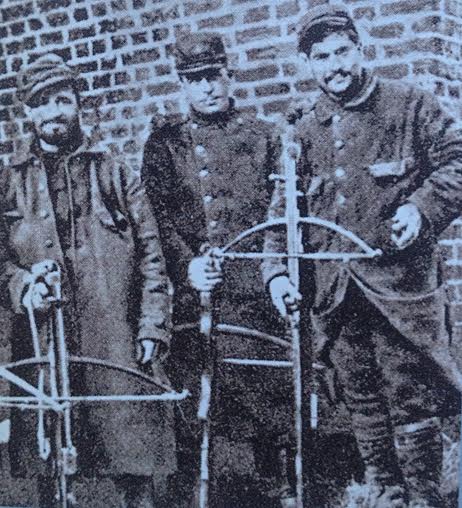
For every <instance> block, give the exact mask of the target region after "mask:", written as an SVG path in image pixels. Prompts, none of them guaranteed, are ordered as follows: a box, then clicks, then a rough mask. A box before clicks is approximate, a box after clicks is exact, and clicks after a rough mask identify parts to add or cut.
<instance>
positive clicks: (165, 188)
mask: <svg viewBox="0 0 462 508" xmlns="http://www.w3.org/2000/svg"><path fill="white" fill-rule="evenodd" d="M167 135H168V133H167V132H166V130H165V129H164V130H163V132H161V133H157V134H155V133H152V134H151V136H150V138H149V139H148V141H147V143H146V146H145V149H144V156H143V165H142V169H141V179H142V182H143V185H144V187H145V189H146V193H147V196H148V200H149V203H150V205H151V210H152V212H153V214H154V216H155V217H156V219H157V223H158V225H159V231H160V237H161V240H162V246H163V248H164V252H165V253H166V258H167V259H166V261H167V271H168V275H169V277H170V279H171V281H172V283H173V285H174V286H175V287H178V286H181V285H183V284H185V282H186V281H187V280H188V266H189V263H190V261H191V260H192V258H193V257H194V256H195V255H197V254H196V253H195V252H194V251H193V249H192V247H191V246H190V245H189V244H188V243H187V242H186V241H185V239H184V238H183V236H182V235H181V233H180V231H179V230H178V225H177V223H176V220H177V219H180V220H183V218H182V217H179V215H180V213H179V212H178V210H177V209H176V204H177V200H175V199H174V197H175V195H176V192H175V188H176V185H175V176H174V161H173V159H172V156H171V154H170V150H169V148H168V147H167V143H166V137H167Z"/></svg>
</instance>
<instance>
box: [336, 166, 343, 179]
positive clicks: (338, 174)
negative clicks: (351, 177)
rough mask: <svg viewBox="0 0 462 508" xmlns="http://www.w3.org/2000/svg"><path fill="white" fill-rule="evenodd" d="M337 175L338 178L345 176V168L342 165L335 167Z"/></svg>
mask: <svg viewBox="0 0 462 508" xmlns="http://www.w3.org/2000/svg"><path fill="white" fill-rule="evenodd" d="M335 176H336V177H337V178H343V177H344V176H345V170H344V169H343V168H342V167H338V168H336V169H335Z"/></svg>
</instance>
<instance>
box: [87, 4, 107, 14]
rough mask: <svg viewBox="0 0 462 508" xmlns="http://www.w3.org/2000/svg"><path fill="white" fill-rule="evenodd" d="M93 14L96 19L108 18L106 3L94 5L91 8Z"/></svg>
mask: <svg viewBox="0 0 462 508" xmlns="http://www.w3.org/2000/svg"><path fill="white" fill-rule="evenodd" d="M91 12H92V14H93V16H96V17H100V16H106V14H107V9H106V4H105V3H104V2H98V3H97V4H93V5H92V6H91Z"/></svg>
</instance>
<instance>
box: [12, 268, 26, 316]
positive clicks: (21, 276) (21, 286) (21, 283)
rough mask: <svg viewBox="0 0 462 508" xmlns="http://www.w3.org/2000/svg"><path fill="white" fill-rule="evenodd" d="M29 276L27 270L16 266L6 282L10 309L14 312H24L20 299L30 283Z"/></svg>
mask: <svg viewBox="0 0 462 508" xmlns="http://www.w3.org/2000/svg"><path fill="white" fill-rule="evenodd" d="M29 277H30V273H29V272H28V271H27V270H23V269H22V268H17V269H16V271H15V272H14V273H13V275H12V276H11V278H10V281H9V283H8V290H9V293H10V301H11V309H12V310H13V312H14V313H15V314H24V307H23V305H22V299H23V297H24V293H25V292H26V290H27V287H28V286H29V283H30V281H29Z"/></svg>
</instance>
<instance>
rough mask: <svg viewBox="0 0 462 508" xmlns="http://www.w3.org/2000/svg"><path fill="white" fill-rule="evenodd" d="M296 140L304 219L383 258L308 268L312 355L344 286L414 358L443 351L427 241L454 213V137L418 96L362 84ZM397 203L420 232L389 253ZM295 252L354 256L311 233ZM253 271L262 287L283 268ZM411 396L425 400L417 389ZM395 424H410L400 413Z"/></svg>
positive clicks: (460, 160)
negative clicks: (346, 233)
mask: <svg viewBox="0 0 462 508" xmlns="http://www.w3.org/2000/svg"><path fill="white" fill-rule="evenodd" d="M298 136H299V141H300V143H301V147H302V152H301V158H300V163H299V166H298V173H299V176H300V188H301V191H302V192H303V195H304V197H303V198H302V199H301V202H302V204H303V206H304V208H305V209H306V211H307V212H308V213H309V214H310V215H314V216H317V217H320V218H323V219H327V220H329V221H332V222H334V223H336V224H340V225H341V226H343V227H344V228H346V229H347V230H350V231H352V232H354V233H355V234H356V235H358V236H359V237H360V238H362V239H363V240H365V241H366V242H367V243H368V244H369V245H370V246H372V247H373V248H379V249H381V250H382V251H383V255H382V256H380V257H378V258H375V259H372V260H360V261H352V262H350V263H348V264H342V263H340V262H336V261H332V262H330V261H319V262H316V263H315V269H314V277H315V302H314V308H313V310H312V322H313V324H314V327H315V329H316V334H315V342H316V350H317V351H318V353H319V354H321V353H322V352H325V351H326V346H329V345H332V343H333V341H335V337H336V331H335V330H337V332H338V330H339V328H338V326H339V325H338V323H336V324H335V317H336V309H339V308H340V307H341V306H342V304H344V303H345V301H346V300H349V299H350V296H351V293H350V291H349V288H351V287H352V285H353V286H356V287H357V288H359V290H360V293H361V294H362V295H363V297H364V298H366V299H367V301H368V302H370V304H372V306H373V307H374V308H375V309H377V310H378V311H379V313H380V314H381V315H382V316H383V319H385V320H386V321H387V322H388V324H389V325H391V328H392V329H393V330H395V332H396V333H398V335H401V336H402V337H405V338H406V339H407V340H408V341H410V342H412V343H413V344H414V345H415V346H416V347H417V349H418V350H420V351H425V352H429V351H431V350H432V349H435V350H440V351H443V350H444V351H447V349H448V348H449V337H448V332H447V326H446V325H447V323H446V319H445V318H446V314H445V302H444V289H443V287H442V282H441V277H440V268H439V255H438V249H437V239H436V238H437V235H438V234H439V233H441V232H442V231H443V230H444V229H445V228H446V227H447V226H448V225H449V224H450V222H451V221H452V220H453V219H455V218H456V217H457V216H458V215H459V214H460V210H461V204H462V192H461V191H462V131H461V129H460V127H459V128H458V126H457V124H456V122H455V121H454V120H453V119H452V118H451V117H450V116H448V115H447V114H446V113H445V112H444V111H443V110H442V108H441V107H440V106H439V104H438V102H437V101H436V100H435V99H434V98H433V97H432V96H430V95H429V94H428V93H426V92H424V91H419V90H417V89H416V88H414V87H411V86H407V85H398V84H394V83H393V84H392V83H385V82H381V81H377V80H376V79H375V78H374V77H371V76H368V77H367V79H365V80H364V82H363V85H362V89H361V90H360V91H359V93H358V94H357V96H356V98H355V99H353V100H352V101H350V102H349V103H347V104H345V105H343V106H342V105H340V104H339V103H337V102H335V101H333V100H332V99H331V98H330V97H329V96H328V95H327V94H322V95H321V97H320V98H319V100H318V101H317V103H316V104H315V106H314V107H313V109H312V111H311V112H310V113H309V114H308V115H306V116H305V117H304V118H303V119H302V120H301V121H300V123H299V125H298ZM405 203H414V204H415V205H416V206H417V208H418V209H419V210H420V212H421V214H422V216H423V227H422V231H421V233H420V235H419V237H418V238H417V240H416V241H415V242H414V243H413V244H412V245H410V246H409V247H407V248H405V249H404V250H398V249H397V248H396V247H394V245H393V244H392V242H391V239H390V236H391V232H392V230H391V225H392V220H391V219H392V217H393V215H394V214H395V212H396V210H397V208H398V207H399V206H400V205H402V204H405ZM282 205H283V197H282V192H281V188H279V189H278V190H277V192H276V193H275V195H274V197H273V202H272V208H271V214H273V215H276V216H277V215H280V214H281V208H282ZM283 241H284V239H283V238H282V237H280V236H279V235H278V234H275V233H270V234H268V236H267V249H268V250H269V251H278V250H279V251H280V250H281V249H282V246H283ZM303 244H304V249H305V251H324V250H325V251H333V252H342V251H343V252H345V251H346V252H348V251H356V250H358V248H357V247H355V246H354V245H353V244H352V243H351V242H350V241H349V240H347V239H345V238H344V237H342V236H340V235H338V234H335V233H333V232H332V231H329V230H327V229H324V228H317V227H312V228H309V231H308V232H307V233H306V235H305V237H304V242H303ZM263 271H264V274H265V279H266V281H269V280H271V278H272V277H274V276H276V275H277V274H281V273H285V271H286V268H285V266H284V265H283V264H282V263H280V262H277V261H268V262H265V263H264V266H263ZM347 303H350V302H347ZM345 319H346V318H345ZM327 349H329V348H327ZM403 368H404V367H403ZM434 370H435V369H434V368H433V371H434ZM396 376H398V377H399V372H396ZM435 379H438V380H439V388H438V387H437V386H436V387H435V386H433V388H434V389H436V390H437V393H436V396H433V397H430V398H429V399H428V400H427V399H426V400H427V402H428V410H429V411H430V412H431V410H432V408H433V409H434V402H435V400H438V399H439V398H444V394H445V392H446V389H447V385H445V384H444V383H443V384H441V379H440V378H438V376H437V375H436V374H431V375H430V374H429V376H428V379H427V381H428V382H429V384H430V385H432V383H434V382H435ZM437 384H438V383H437ZM415 388H416V390H420V393H422V394H423V393H424V391H425V390H424V388H423V386H417V384H416V387H415ZM427 388H428V386H427ZM411 391H412V390H411ZM414 395H415V393H412V394H411V395H409V394H408V396H410V397H412V396H414ZM403 397H406V394H404V395H403ZM399 416H400V418H402V419H410V420H411V421H412V418H413V415H412V414H409V411H408V412H406V411H404V414H400V415H399Z"/></svg>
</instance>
